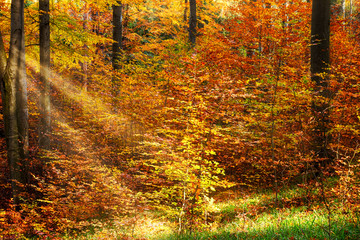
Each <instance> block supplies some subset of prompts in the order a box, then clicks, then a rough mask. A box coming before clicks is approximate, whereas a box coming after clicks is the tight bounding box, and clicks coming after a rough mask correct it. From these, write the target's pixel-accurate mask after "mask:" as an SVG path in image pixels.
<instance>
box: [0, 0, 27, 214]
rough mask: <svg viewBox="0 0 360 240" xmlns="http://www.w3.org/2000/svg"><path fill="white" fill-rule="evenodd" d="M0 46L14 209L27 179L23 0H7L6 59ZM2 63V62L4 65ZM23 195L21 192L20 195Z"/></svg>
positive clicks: (17, 204)
mask: <svg viewBox="0 0 360 240" xmlns="http://www.w3.org/2000/svg"><path fill="white" fill-rule="evenodd" d="M0 40H1V47H0V56H1V57H0V62H1V64H0V67H1V71H0V72H1V75H0V77H1V92H2V94H1V95H2V99H3V108H4V109H3V110H4V120H5V121H4V122H5V134H6V143H7V154H8V163H9V169H10V177H11V186H12V196H13V201H14V204H15V206H16V208H17V209H19V203H20V198H21V193H22V192H23V190H24V188H23V187H24V185H25V184H26V183H27V174H28V169H27V163H26V158H27V156H28V122H27V119H28V112H27V93H26V69H25V38H24V1H23V0H13V1H12V2H11V34H10V53H9V61H8V63H7V64H6V63H5V62H6V54H5V50H4V47H3V45H2V39H0ZM4 66H6V67H5V68H4ZM23 197H24V196H23Z"/></svg>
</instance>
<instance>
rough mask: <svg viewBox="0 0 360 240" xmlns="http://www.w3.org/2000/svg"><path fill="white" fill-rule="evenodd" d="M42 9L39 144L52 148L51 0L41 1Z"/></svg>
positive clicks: (41, 146) (40, 8)
mask: <svg viewBox="0 0 360 240" xmlns="http://www.w3.org/2000/svg"><path fill="white" fill-rule="evenodd" d="M39 11H40V16H39V18H40V126H39V146H40V148H42V149H45V150H49V149H50V134H51V117H50V111H51V109H50V17H49V11H50V8H49V0H40V1H39Z"/></svg>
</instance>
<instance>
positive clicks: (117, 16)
mask: <svg viewBox="0 0 360 240" xmlns="http://www.w3.org/2000/svg"><path fill="white" fill-rule="evenodd" d="M113 25H114V26H113V40H114V43H113V56H112V63H113V68H114V70H118V69H120V64H119V60H120V55H121V49H122V3H121V1H117V5H113Z"/></svg>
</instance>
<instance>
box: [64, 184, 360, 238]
mask: <svg viewBox="0 0 360 240" xmlns="http://www.w3.org/2000/svg"><path fill="white" fill-rule="evenodd" d="M305 193H306V191H305V190H304V189H303V188H299V187H295V188H289V189H287V190H284V191H281V192H279V194H278V199H277V201H275V194H274V193H273V192H272V191H263V192H257V193H251V194H246V193H241V192H237V191H230V190H228V192H226V193H224V192H223V193H220V194H219V195H217V196H215V197H214V198H215V199H216V201H215V204H214V206H213V207H212V209H213V211H212V212H211V213H209V217H208V218H207V223H206V224H202V225H199V226H200V227H199V228H198V229H197V230H193V231H191V232H190V231H187V232H183V233H181V234H179V233H178V232H177V228H176V222H175V221H174V220H171V219H166V218H165V217H162V214H161V212H158V211H157V212H155V211H153V210H148V211H143V212H141V213H140V212H139V214H138V216H133V217H132V218H129V219H127V220H125V221H124V220H122V221H119V222H117V223H115V224H114V225H113V226H112V227H104V228H99V229H95V230H94V229H93V230H92V231H89V232H88V233H85V234H83V235H80V236H77V237H75V236H69V235H68V236H67V237H65V239H142V240H144V239H152V240H167V239H169V240H171V239H174V240H175V239H176V240H186V239H199V240H200V239H259V240H260V239H261V240H263V239H269V240H270V239H272V240H273V239H291V240H295V239H301V240H302V239H313V240H315V239H332V240H336V239H339V240H340V239H349V240H350V239H354V240H355V239H359V238H360V228H359V223H360V215H359V214H358V213H357V212H352V211H348V210H349V209H347V210H346V209H343V208H339V207H338V203H337V199H332V204H331V206H330V207H331V209H330V210H331V211H330V221H329V211H328V209H327V208H326V207H325V205H324V204H322V202H321V201H320V197H319V193H317V192H316V191H314V193H313V194H314V196H309V195H308V196H307V197H309V198H313V199H312V200H310V201H309V200H308V199H306V197H303V196H304V195H305ZM225 196H226V197H225ZM129 222H131V224H127V223H129Z"/></svg>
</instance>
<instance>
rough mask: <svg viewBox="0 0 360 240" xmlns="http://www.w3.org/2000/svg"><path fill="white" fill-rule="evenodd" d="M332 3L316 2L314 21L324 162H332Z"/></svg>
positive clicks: (316, 106)
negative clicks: (330, 76) (330, 141)
mask: <svg viewBox="0 0 360 240" xmlns="http://www.w3.org/2000/svg"><path fill="white" fill-rule="evenodd" d="M329 46H330V0H313V3H312V19H311V80H312V81H313V82H314V83H315V85H316V87H315V92H314V100H313V106H312V110H313V114H314V117H315V126H314V130H313V150H314V152H315V155H316V156H317V157H318V158H320V159H323V160H329V159H331V156H330V155H331V153H330V150H329V149H328V142H329V130H330V127H329V124H330V118H329V108H330V103H329V102H330V99H331V91H330V89H329V67H330V50H329Z"/></svg>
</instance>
